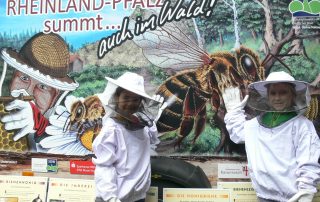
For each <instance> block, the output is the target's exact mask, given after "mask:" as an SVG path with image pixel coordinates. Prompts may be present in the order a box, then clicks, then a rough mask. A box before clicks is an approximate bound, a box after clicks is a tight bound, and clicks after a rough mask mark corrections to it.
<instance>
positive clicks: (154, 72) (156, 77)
mask: <svg viewBox="0 0 320 202" xmlns="http://www.w3.org/2000/svg"><path fill="white" fill-rule="evenodd" d="M146 69H147V71H148V72H149V73H150V74H151V77H152V78H153V80H152V81H151V82H152V83H153V84H154V85H156V86H158V85H160V84H162V83H163V82H164V81H165V80H166V79H167V78H168V77H169V76H168V75H167V74H166V72H165V71H163V69H162V68H160V67H157V66H155V65H152V66H149V67H146Z"/></svg>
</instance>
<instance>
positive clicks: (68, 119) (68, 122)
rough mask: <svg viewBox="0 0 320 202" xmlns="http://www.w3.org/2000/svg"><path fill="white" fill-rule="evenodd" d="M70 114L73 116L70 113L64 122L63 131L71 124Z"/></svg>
mask: <svg viewBox="0 0 320 202" xmlns="http://www.w3.org/2000/svg"><path fill="white" fill-rule="evenodd" d="M70 116H71V114H69V116H68V118H67V120H66V122H64V125H63V129H62V131H63V132H66V131H67V129H68V128H69V126H70Z"/></svg>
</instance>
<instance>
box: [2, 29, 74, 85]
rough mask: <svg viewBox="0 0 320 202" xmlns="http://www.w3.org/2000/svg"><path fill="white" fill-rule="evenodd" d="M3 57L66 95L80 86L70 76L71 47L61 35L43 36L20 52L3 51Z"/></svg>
mask: <svg viewBox="0 0 320 202" xmlns="http://www.w3.org/2000/svg"><path fill="white" fill-rule="evenodd" d="M0 54H1V57H2V59H3V60H4V61H5V63H7V64H9V65H10V66H12V67H14V68H15V69H17V70H19V71H21V72H23V73H24V74H27V75H29V76H30V77H32V78H34V79H36V80H38V81H40V82H42V83H45V84H46V85H48V86H51V87H54V88H56V89H59V90H64V91H73V90H75V89H76V88H77V87H78V86H79V84H78V83H77V82H75V81H74V80H73V79H71V78H70V77H69V76H68V71H69V60H70V55H69V51H68V46H67V44H66V42H65V41H64V40H63V38H62V37H61V36H59V35H58V34H55V33H49V34H45V33H42V32H40V33H38V34H35V35H34V36H33V37H32V38H30V39H29V40H28V41H27V42H26V43H25V44H24V45H23V47H22V48H21V49H20V51H19V52H17V51H16V50H13V49H12V48H2V49H1V53H0Z"/></svg>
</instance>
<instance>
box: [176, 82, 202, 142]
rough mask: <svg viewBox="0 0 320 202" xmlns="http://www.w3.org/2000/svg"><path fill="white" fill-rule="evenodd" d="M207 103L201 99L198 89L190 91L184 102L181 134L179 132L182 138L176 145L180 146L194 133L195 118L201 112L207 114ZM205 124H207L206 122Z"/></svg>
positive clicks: (190, 89)
mask: <svg viewBox="0 0 320 202" xmlns="http://www.w3.org/2000/svg"><path fill="white" fill-rule="evenodd" d="M206 102H207V99H202V98H201V97H200V92H199V91H198V90H197V89H194V88H192V87H190V88H189V89H188V92H187V94H186V97H185V99H184V101H183V117H182V120H181V124H180V132H179V133H180V135H181V137H180V138H179V140H178V142H177V143H176V145H180V143H181V141H182V140H183V139H184V138H185V137H186V136H187V135H188V134H189V133H190V132H191V131H192V128H193V126H194V118H195V117H196V116H197V115H198V114H199V113H200V112H201V113H204V114H205V112H206V111H205V104H206ZM203 109H204V111H203ZM202 111H203V112H202ZM202 115H203V114H202ZM203 123H205V121H204V122H203ZM200 125H201V124H200ZM203 126H204V125H203ZM200 128H201V127H200ZM200 128H199V129H200ZM198 132H200V133H201V132H202V130H201V129H200V130H199V131H198ZM200 133H199V134H200ZM199 134H198V136H199Z"/></svg>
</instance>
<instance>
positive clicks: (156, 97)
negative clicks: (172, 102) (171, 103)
mask: <svg viewBox="0 0 320 202" xmlns="http://www.w3.org/2000/svg"><path fill="white" fill-rule="evenodd" d="M152 98H153V99H154V100H156V101H157V102H159V103H160V108H159V110H158V114H157V115H156V117H155V118H154V121H155V122H157V121H158V120H159V118H160V116H161V114H162V112H163V110H164V109H165V108H166V107H167V106H168V103H167V102H164V98H163V97H162V96H161V95H154V96H153V97H152Z"/></svg>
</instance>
